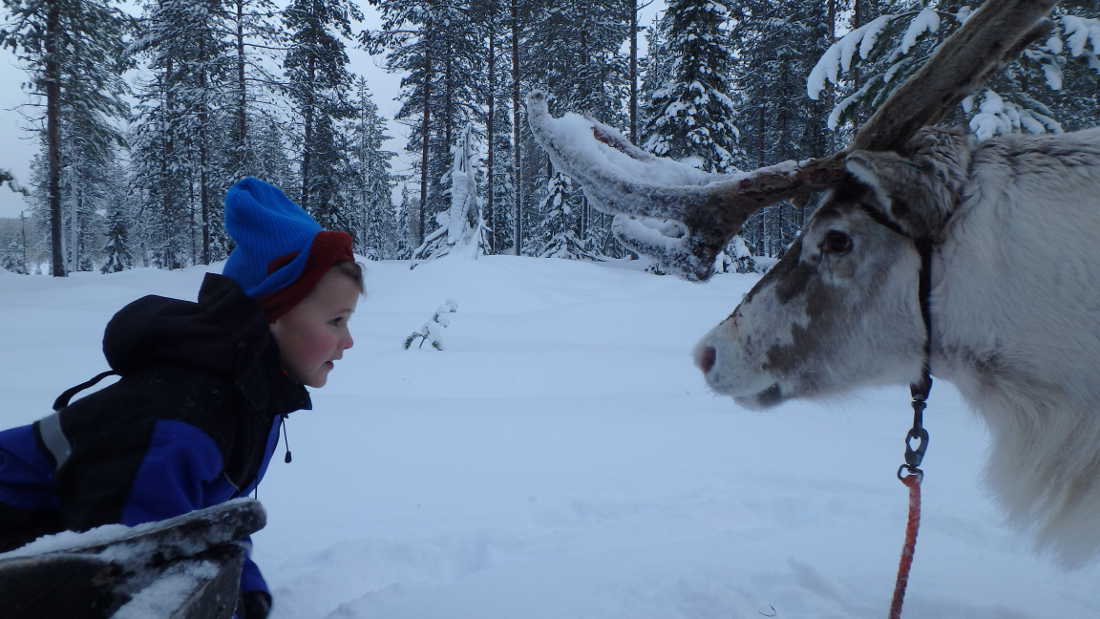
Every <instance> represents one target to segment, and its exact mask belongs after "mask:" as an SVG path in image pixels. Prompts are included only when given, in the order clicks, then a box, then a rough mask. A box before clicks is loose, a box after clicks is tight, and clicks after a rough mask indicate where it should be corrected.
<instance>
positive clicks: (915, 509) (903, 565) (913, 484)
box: [890, 318, 932, 619]
mask: <svg viewBox="0 0 1100 619" xmlns="http://www.w3.org/2000/svg"><path fill="white" fill-rule="evenodd" d="M925 320H926V321H927V318H926V319H925ZM931 390H932V376H931V374H930V373H929V372H928V364H927V363H925V364H924V372H923V375H922V376H921V381H920V382H919V383H914V384H913V385H910V392H911V393H912V396H913V401H912V405H913V427H912V428H910V429H909V432H907V433H906V435H905V464H903V465H901V466H899V467H898V479H900V480H901V483H903V484H905V485H906V486H908V488H909V524H908V525H907V526H906V527H905V545H904V546H902V547H901V561H900V562H899V564H898V579H897V582H896V583H895V584H894V601H893V602H892V603H891V604H890V619H901V605H902V604H903V603H904V602H905V588H906V587H907V586H908V585H909V569H910V568H911V567H913V553H915V552H916V551H917V530H918V529H920V484H921V482H922V481H924V471H922V470H921V469H920V465H921V462H922V461H923V460H924V452H925V451H926V450H927V449H928V430H925V429H924V408H925V406H926V405H927V401H928V393H929V392H930V391H931Z"/></svg>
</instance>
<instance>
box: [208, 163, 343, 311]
mask: <svg viewBox="0 0 1100 619" xmlns="http://www.w3.org/2000/svg"><path fill="white" fill-rule="evenodd" d="M225 229H226V230H227V231H228V232H229V236H231V237H233V240H234V241H235V242H236V243H237V247H236V248H234V249H233V253H231V254H230V255H229V260H227V261H226V263H225V268H224V269H222V274H223V275H225V276H227V277H230V278H232V279H234V280H236V282H237V283H238V284H240V286H241V288H243V289H244V292H245V294H247V295H248V296H250V297H263V296H265V295H269V294H271V293H273V292H276V291H278V290H281V289H283V288H286V287H287V286H289V285H291V284H293V283H294V282H295V280H297V279H298V277H299V276H301V275H302V271H303V270H305V268H306V263H307V262H308V261H309V254H310V248H311V246H312V244H313V239H314V237H316V236H317V233H318V232H321V226H320V225H318V224H317V222H316V221H313V218H312V217H310V216H309V214H308V213H306V212H305V211H304V210H302V207H300V206H298V205H297V204H295V203H293V202H291V201H290V199H289V198H287V197H286V194H284V193H283V192H282V190H281V189H279V188H278V187H276V186H274V185H272V184H270V183H265V182H264V181H261V180H260V179H258V178H252V177H246V178H243V179H241V180H240V181H238V182H237V184H235V185H233V186H232V187H230V188H229V191H228V192H227V193H226V194H225ZM291 254H296V255H294V256H293V258H292V259H291V260H290V261H289V262H287V263H286V264H284V265H281V266H279V267H278V268H276V269H274V270H270V269H271V267H272V263H274V262H275V261H276V260H278V259H279V258H286V257H288V256H290V255H291Z"/></svg>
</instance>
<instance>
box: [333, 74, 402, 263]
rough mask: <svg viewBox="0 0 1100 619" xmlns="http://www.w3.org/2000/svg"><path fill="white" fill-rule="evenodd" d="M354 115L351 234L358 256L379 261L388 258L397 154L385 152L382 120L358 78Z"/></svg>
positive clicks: (349, 186)
mask: <svg viewBox="0 0 1100 619" xmlns="http://www.w3.org/2000/svg"><path fill="white" fill-rule="evenodd" d="M355 91H356V92H357V101H356V105H355V107H356V110H357V115H356V118H355V119H354V121H353V122H352V125H351V128H350V130H349V141H350V149H349V150H348V156H349V158H350V161H349V165H350V172H351V173H350V175H349V178H348V182H347V183H346V185H345V189H346V191H347V193H348V194H349V196H348V198H349V200H350V201H351V202H352V203H353V204H354V205H355V207H354V211H355V213H356V217H355V224H354V231H355V240H356V244H357V246H358V248H359V251H360V253H362V254H364V255H366V256H368V257H371V258H374V259H379V258H382V257H383V256H386V255H389V254H388V253H387V251H386V248H385V247H386V244H387V240H388V238H389V235H390V234H393V232H394V231H393V230H392V228H393V223H392V222H393V205H392V193H393V187H394V184H395V182H394V179H393V175H392V172H391V163H390V160H392V159H393V158H394V157H396V156H397V154H396V153H393V152H390V151H387V150H385V149H384V143H385V142H386V140H389V139H390V136H389V135H387V134H386V123H385V120H384V119H383V118H382V117H381V116H379V114H378V106H377V105H375V103H374V99H373V97H372V96H371V93H370V89H369V88H368V87H367V82H366V80H365V79H363V78H357V79H356V82H355Z"/></svg>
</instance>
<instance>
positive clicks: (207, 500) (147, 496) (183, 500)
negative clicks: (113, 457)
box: [121, 420, 224, 525]
mask: <svg viewBox="0 0 1100 619" xmlns="http://www.w3.org/2000/svg"><path fill="white" fill-rule="evenodd" d="M221 471H222V455H221V452H220V451H219V450H218V447H217V445H215V444H214V441H213V440H211V439H210V437H209V436H207V434H206V433H205V432H203V431H202V430H200V429H198V428H196V427H195V426H193V425H191V424H189V423H184V422H182V421H163V420H162V421H158V422H157V424H156V426H155V427H154V428H153V434H152V437H151V438H150V440H149V447H148V449H147V450H146V452H145V455H144V457H143V458H142V460H141V464H140V466H139V467H138V470H137V474H136V475H135V476H134V480H133V483H132V484H131V486H130V491H129V494H128V495H127V497H126V502H125V503H124V504H123V508H122V520H121V522H122V524H126V525H135V524H140V523H142V522H150V521H152V520H163V519H164V518H171V517H172V516H178V515H180V514H185V513H187V512H189V511H192V510H195V509H201V508H203V507H209V506H211V505H214V504H215V503H218V502H220V501H218V500H217V498H221V499H222V500H224V498H222V497H210V496H207V495H208V492H207V487H208V486H209V485H210V484H211V482H213V481H214V480H216V479H217V477H218V476H219V475H220V474H221ZM212 499H214V500H212Z"/></svg>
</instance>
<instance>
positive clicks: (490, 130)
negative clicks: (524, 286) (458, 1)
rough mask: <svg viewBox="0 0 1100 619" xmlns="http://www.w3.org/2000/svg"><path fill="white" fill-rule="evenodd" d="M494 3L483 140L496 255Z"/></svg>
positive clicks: (491, 238)
mask: <svg viewBox="0 0 1100 619" xmlns="http://www.w3.org/2000/svg"><path fill="white" fill-rule="evenodd" d="M496 16H497V12H496V3H495V2H494V3H493V4H492V11H491V14H490V17H489V58H488V60H489V101H488V104H489V106H488V107H489V109H488V117H487V118H486V120H485V139H486V140H488V144H487V147H488V149H489V162H488V163H489V173H488V179H489V182H488V186H487V187H486V188H485V189H486V195H485V210H486V213H485V219H486V220H487V221H488V222H489V225H490V226H491V227H492V232H491V233H490V234H489V253H491V254H495V253H497V226H496V220H495V216H496V215H495V213H496V205H495V198H496V170H497V168H496V150H497V149H496V101H497V70H496V60H497V47H496V44H497V33H496Z"/></svg>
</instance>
